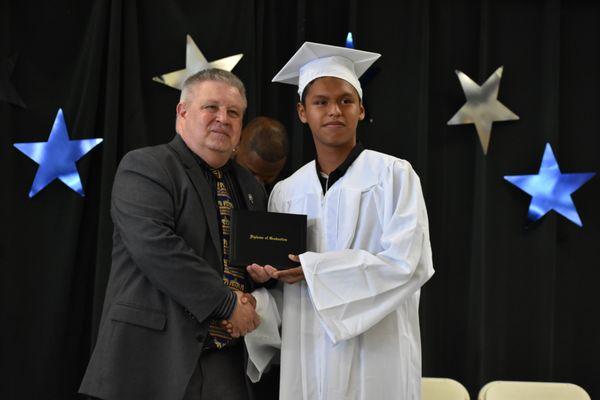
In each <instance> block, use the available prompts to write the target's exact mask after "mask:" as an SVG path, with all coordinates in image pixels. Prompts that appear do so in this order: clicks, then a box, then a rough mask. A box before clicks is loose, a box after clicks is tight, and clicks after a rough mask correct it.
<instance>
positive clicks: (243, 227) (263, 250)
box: [229, 209, 306, 269]
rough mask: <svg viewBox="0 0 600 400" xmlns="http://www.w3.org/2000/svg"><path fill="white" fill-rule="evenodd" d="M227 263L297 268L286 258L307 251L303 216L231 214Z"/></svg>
mask: <svg viewBox="0 0 600 400" xmlns="http://www.w3.org/2000/svg"><path fill="white" fill-rule="evenodd" d="M229 240H230V243H229V263H230V264H231V265H235V266H246V265H250V264H252V263H256V264H259V265H267V264H269V265H271V266H273V267H275V268H277V269H288V268H292V267H297V266H298V265H299V264H298V263H295V262H293V261H292V260H290V259H289V258H288V254H296V255H298V254H302V253H304V252H305V251H306V215H300V214H283V213H273V212H265V211H250V210H238V209H233V210H231V231H230V237H229Z"/></svg>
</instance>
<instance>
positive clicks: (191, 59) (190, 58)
mask: <svg viewBox="0 0 600 400" xmlns="http://www.w3.org/2000/svg"><path fill="white" fill-rule="evenodd" d="M243 56H244V55H243V54H236V55H234V56H229V57H225V58H220V59H218V60H215V61H210V62H209V61H207V60H206V57H204V54H202V52H201V51H200V49H199V48H198V46H196V43H194V40H193V39H192V37H191V36H190V35H186V46H185V68H184V69H180V70H178V71H174V72H169V73H167V74H164V75H160V76H155V77H154V78H152V80H153V81H155V82H159V83H162V84H165V85H167V86H170V87H172V88H175V89H179V90H181V87H182V86H183V82H184V81H185V80H186V79H187V78H188V77H189V76H191V75H193V74H195V73H196V72H198V71H202V70H204V69H209V68H218V69H222V70H225V71H231V70H232V69H233V68H234V67H235V66H236V64H237V63H238V62H239V61H240V59H241V58H242V57H243Z"/></svg>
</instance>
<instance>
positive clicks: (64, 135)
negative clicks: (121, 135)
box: [14, 109, 103, 198]
mask: <svg viewBox="0 0 600 400" xmlns="http://www.w3.org/2000/svg"><path fill="white" fill-rule="evenodd" d="M102 140H103V139H98V138H96V139H82V140H70V139H69V133H68V132H67V124H66V123H65V118H64V116H63V111H62V109H58V113H57V114H56V118H55V119H54V125H52V131H51V132H50V137H48V141H47V142H34V143H15V144H14V146H15V147H16V148H17V149H18V150H19V151H21V152H22V153H23V154H25V155H26V156H27V157H29V158H31V159H32V160H33V161H35V162H36V163H38V164H39V165H40V166H39V168H38V170H37V172H36V174H35V178H34V179H33V184H32V185H31V190H30V191H29V197H30V198H31V197H33V196H35V195H36V194H37V193H38V192H39V191H40V190H42V189H43V188H45V187H46V186H47V185H48V184H49V183H50V182H52V181H53V180H54V179H57V178H58V179H60V180H61V181H62V182H63V183H64V184H65V185H67V186H68V187H70V188H71V189H73V190H74V191H76V192H77V193H79V194H80V195H81V196H84V193H83V187H82V185H81V178H80V177H79V172H78V171H77V165H76V164H75V163H76V162H77V160H79V159H80V158H81V157H83V156H84V155H86V154H87V153H88V152H89V151H90V150H92V149H93V148H94V147H96V146H97V145H98V144H99V143H100V142H102Z"/></svg>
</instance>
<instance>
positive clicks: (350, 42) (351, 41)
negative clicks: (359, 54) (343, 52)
mask: <svg viewBox="0 0 600 400" xmlns="http://www.w3.org/2000/svg"><path fill="white" fill-rule="evenodd" d="M346 47H347V48H349V49H353V48H354V39H353V38H352V32H348V35H346Z"/></svg>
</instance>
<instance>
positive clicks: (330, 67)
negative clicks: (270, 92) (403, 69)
mask: <svg viewBox="0 0 600 400" xmlns="http://www.w3.org/2000/svg"><path fill="white" fill-rule="evenodd" d="M379 57H381V54H377V53H371V52H369V51H362V50H355V49H349V48H347V47H339V46H331V45H327V44H321V43H312V42H304V44H303V45H302V46H300V48H299V49H298V51H297V52H296V54H294V55H293V56H292V58H290V60H289V61H288V62H287V64H285V66H284V67H283V68H282V69H281V70H280V71H279V72H278V73H277V75H275V77H274V78H273V82H281V83H289V84H291V85H298V94H299V95H300V97H302V92H303V91H304V88H305V87H306V85H307V84H309V83H310V82H312V81H313V80H315V79H317V78H320V77H323V76H333V77H336V78H340V79H343V80H345V81H347V82H348V83H349V84H351V85H352V86H354V88H356V91H357V92H358V95H359V96H360V98H361V99H362V88H361V87H360V82H359V81H358V78H359V77H360V76H361V75H362V74H363V73H364V72H365V71H366V70H367V69H368V68H369V67H370V66H371V64H373V63H374V62H375V60H377V59H378V58H379Z"/></svg>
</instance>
